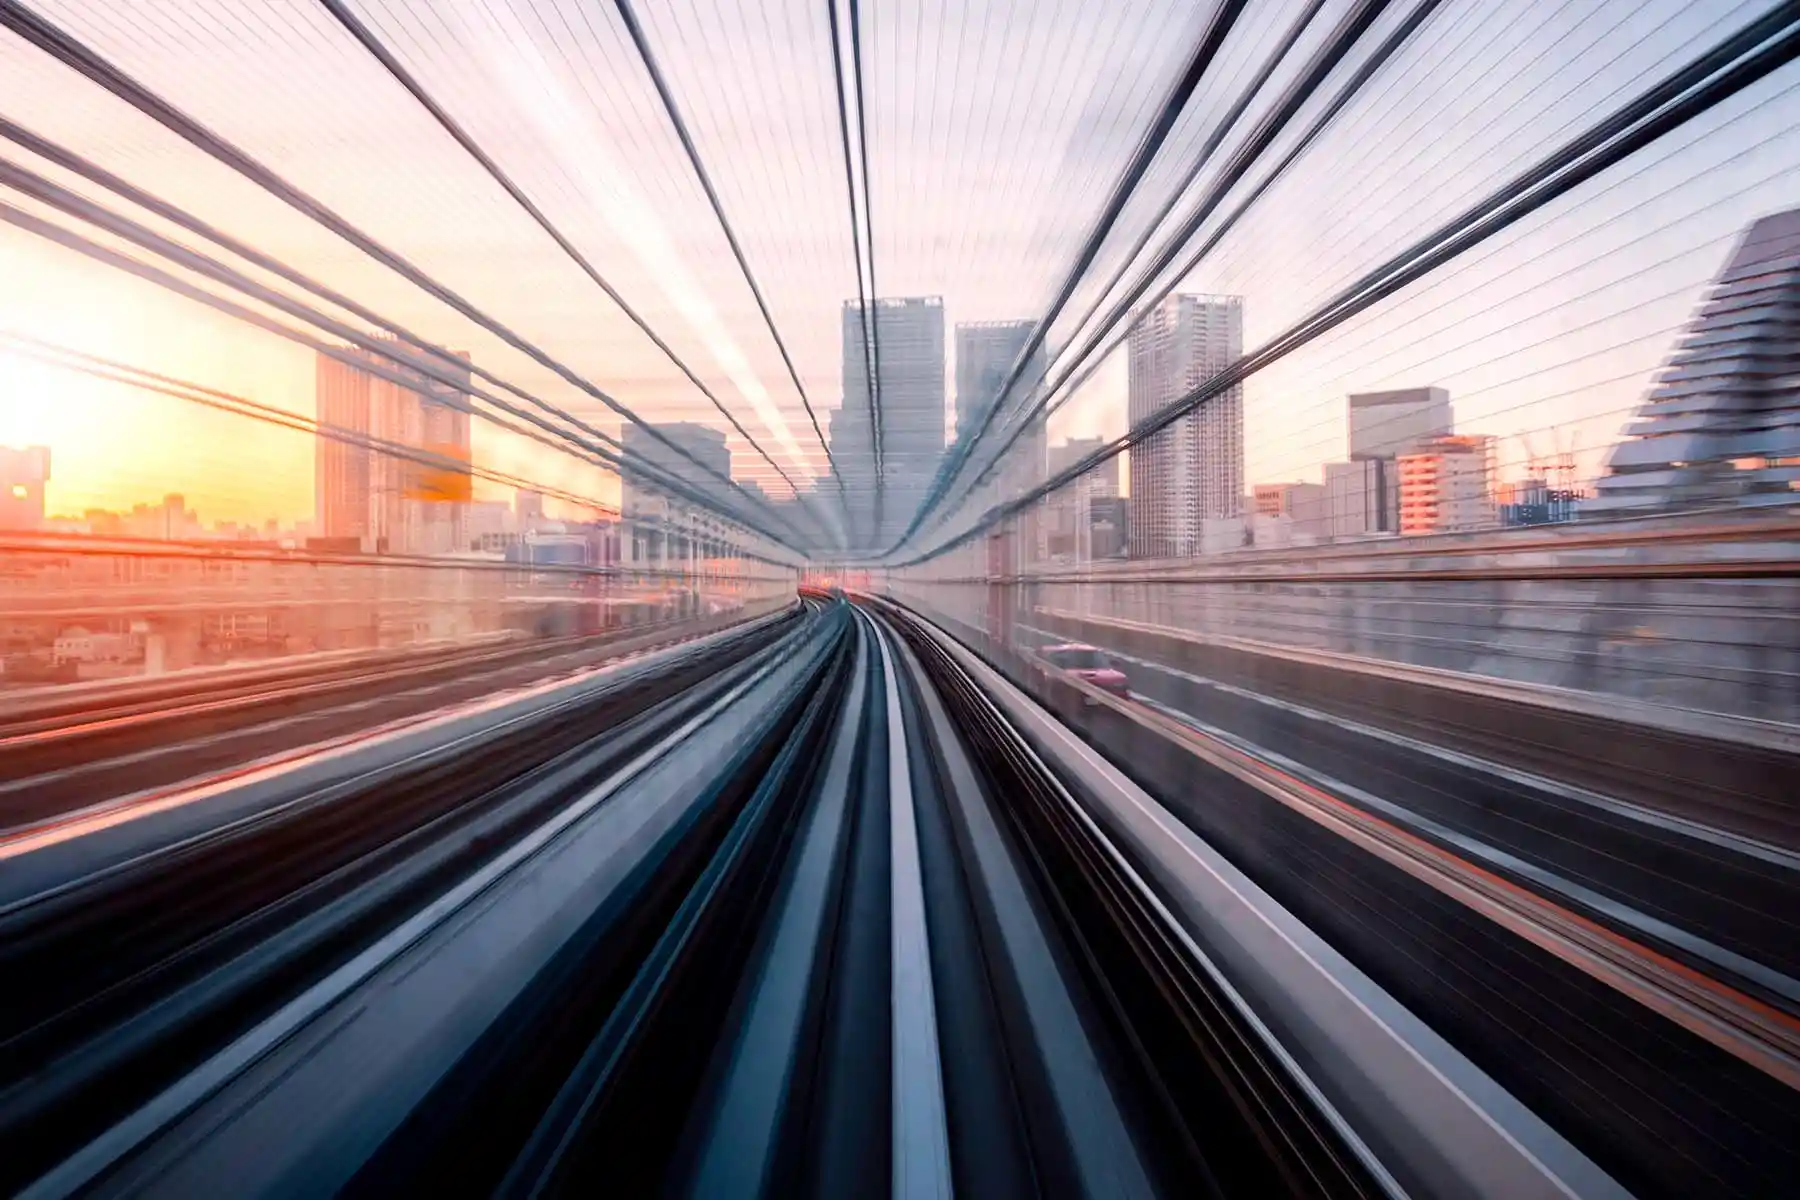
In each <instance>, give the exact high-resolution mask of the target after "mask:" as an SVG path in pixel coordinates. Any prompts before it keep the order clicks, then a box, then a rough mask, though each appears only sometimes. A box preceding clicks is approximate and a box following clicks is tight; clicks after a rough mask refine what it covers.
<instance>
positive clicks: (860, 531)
mask: <svg viewBox="0 0 1800 1200" xmlns="http://www.w3.org/2000/svg"><path fill="white" fill-rule="evenodd" d="M843 350H844V356H843V369H844V401H843V406H842V407H841V408H840V409H839V410H838V412H839V414H840V421H834V422H833V430H834V433H833V436H834V438H835V437H836V436H837V434H838V433H839V432H841V433H843V434H845V435H846V439H847V440H846V446H845V449H846V451H851V452H854V449H855V447H853V446H852V445H850V444H849V442H850V441H852V440H854V441H857V442H864V443H865V444H866V445H867V447H868V449H867V451H865V452H864V456H865V457H872V456H873V451H874V448H875V445H876V438H875V437H874V433H873V431H871V430H869V429H868V428H867V422H868V411H869V366H870V365H871V363H872V362H874V361H875V360H877V359H878V360H879V366H878V368H877V369H878V370H879V372H880V374H879V378H878V379H877V383H878V384H879V386H878V387H877V388H876V389H875V397H876V402H877V404H878V406H879V408H880V421H881V425H880V431H879V432H880V437H879V445H880V448H881V468H882V477H881V479H880V481H879V483H880V495H881V504H880V522H879V528H876V527H875V525H876V523H875V520H874V513H875V507H876V505H875V499H874V496H873V495H869V496H868V497H867V499H866V500H865V499H864V498H862V497H860V496H859V497H853V508H852V517H853V520H852V530H853V532H852V537H853V538H863V537H867V538H868V541H867V542H866V543H865V544H863V545H860V546H857V547H855V548H857V549H861V550H865V551H880V550H885V549H887V548H888V547H889V546H891V545H893V544H894V543H895V542H897V541H898V540H899V538H900V536H901V535H902V534H903V533H905V531H906V529H907V527H908V526H909V525H911V523H912V518H913V514H914V513H916V512H917V511H918V510H919V506H920V505H921V504H923V503H924V501H925V496H926V494H927V493H928V492H929V491H930V489H931V483H932V480H933V478H934V477H935V476H936V472H937V469H938V466H939V464H940V463H941V462H942V460H943V455H944V302H943V300H942V299H940V298H939V297H937V296H922V297H906V298H887V299H879V300H876V301H874V302H873V303H872V304H871V305H870V306H869V310H868V312H867V313H866V314H865V312H864V310H863V305H862V304H861V302H859V301H856V300H846V301H845V302H844V308H843ZM840 422H848V425H847V426H846V427H844V428H842V429H840ZM859 425H860V426H861V428H858V426H859ZM865 439H866V441H865ZM832 454H833V457H837V454H838V450H837V447H836V446H835V445H834V446H833V448H832ZM849 456H850V455H849V454H847V455H846V457H849ZM841 462H842V460H841V459H840V463H841ZM875 482H876V481H875V480H874V479H873V478H870V479H867V480H864V479H860V478H859V479H858V481H857V483H858V487H859V489H861V490H862V491H864V492H865V493H867V492H871V491H872V490H873V489H872V488H870V486H869V485H870V484H873V483H875ZM844 483H845V486H846V487H848V486H850V483H851V480H850V478H849V477H846V478H845V480H844ZM858 516H863V517H865V518H866V519H865V520H863V521H857V520H855V518H856V517H858ZM858 525H861V526H862V528H857V526H858Z"/></svg>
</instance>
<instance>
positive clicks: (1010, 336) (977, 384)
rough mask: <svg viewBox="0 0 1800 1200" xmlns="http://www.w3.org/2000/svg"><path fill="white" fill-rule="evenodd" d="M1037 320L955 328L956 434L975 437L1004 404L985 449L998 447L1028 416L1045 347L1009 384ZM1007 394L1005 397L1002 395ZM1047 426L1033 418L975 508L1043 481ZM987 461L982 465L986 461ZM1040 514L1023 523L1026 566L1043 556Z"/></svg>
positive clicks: (977, 492)
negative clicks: (1022, 417)
mask: <svg viewBox="0 0 1800 1200" xmlns="http://www.w3.org/2000/svg"><path fill="white" fill-rule="evenodd" d="M1036 327H1037V322H1036V321H1031V320H1015V321H976V322H971V323H968V324H963V325H958V326H957V327H956V435H957V436H958V437H959V438H964V437H973V436H975V430H976V429H978V428H980V426H981V423H982V421H983V420H984V419H986V414H987V412H988V410H989V409H990V408H993V407H995V406H996V405H1001V404H1002V401H1003V399H1004V405H1003V406H1002V407H1000V408H999V410H998V412H996V414H995V417H994V419H993V421H992V422H991V423H990V424H989V426H988V434H987V438H986V439H985V441H984V448H997V447H998V446H999V445H1000V444H1001V443H1002V441H1003V439H1004V438H1005V436H1006V434H1007V432H1008V431H1009V430H1011V429H1012V428H1013V427H1014V426H1015V424H1016V419H1017V418H1018V416H1019V415H1020V414H1021V413H1024V412H1027V411H1029V410H1030V409H1031V407H1032V406H1033V405H1034V404H1035V403H1036V401H1037V400H1038V398H1039V397H1040V395H1041V392H1042V389H1043V384H1044V374H1045V372H1046V370H1047V369H1048V364H1049V356H1048V354H1047V353H1046V351H1045V348H1044V346H1043V344H1042V343H1039V345H1038V346H1037V348H1036V349H1035V350H1033V351H1032V352H1031V355H1030V357H1029V358H1028V359H1027V360H1026V361H1025V363H1024V364H1023V366H1022V368H1021V370H1020V372H1019V376H1018V378H1017V380H1016V381H1014V383H1013V386H1012V387H1011V388H1010V389H1007V388H1006V381H1007V380H1008V379H1009V378H1011V377H1012V369H1013V364H1014V363H1016V362H1018V360H1019V356H1020V354H1022V353H1023V352H1024V350H1025V346H1026V344H1027V343H1028V342H1030V340H1031V332H1032V330H1033V329H1035V328H1036ZM1003 390H1004V391H1005V392H1006V395H1005V397H1004V398H1003V397H1002V395H1001V393H1002V391H1003ZM1047 449H1048V446H1047V438H1046V437H1045V421H1044V418H1043V417H1042V416H1033V417H1032V418H1031V420H1030V423H1029V424H1028V425H1027V426H1026V428H1025V431H1024V432H1023V433H1022V434H1020V435H1019V438H1018V440H1017V441H1015V442H1014V443H1013V445H1012V448H1011V449H1010V450H1008V451H1007V452H1006V457H1005V459H1004V460H1003V461H1002V462H1001V463H1000V464H999V465H998V466H997V467H995V469H994V470H993V472H992V473H990V474H989V475H988V478H987V480H986V482H984V483H983V484H981V485H980V486H979V487H977V488H975V489H974V490H973V492H972V494H971V497H970V499H969V501H968V504H969V505H970V507H972V508H974V509H976V510H985V509H988V508H990V507H992V506H993V505H995V504H998V503H1005V502H1007V501H1010V500H1016V499H1018V498H1019V497H1020V496H1022V495H1024V494H1025V493H1026V492H1028V491H1030V490H1031V489H1032V488H1034V487H1036V486H1038V484H1040V483H1042V482H1043V481H1044V477H1045V455H1046V453H1047ZM987 461H988V460H987V458H986V457H985V456H983V457H980V458H978V459H977V462H978V463H985V462H987ZM1036 517H1037V514H1035V513H1033V512H1029V511H1028V512H1025V513H1022V514H1021V515H1020V519H1019V521H1018V534H1019V536H1018V539H1017V551H1018V554H1019V556H1020V559H1021V562H1022V563H1023V562H1031V561H1034V560H1036V559H1037V558H1039V557H1041V556H1042V553H1043V547H1042V546H1041V545H1040V544H1039V543H1040V541H1041V540H1042V538H1043V537H1044V533H1043V531H1042V530H1040V529H1039V528H1038V522H1037V520H1036Z"/></svg>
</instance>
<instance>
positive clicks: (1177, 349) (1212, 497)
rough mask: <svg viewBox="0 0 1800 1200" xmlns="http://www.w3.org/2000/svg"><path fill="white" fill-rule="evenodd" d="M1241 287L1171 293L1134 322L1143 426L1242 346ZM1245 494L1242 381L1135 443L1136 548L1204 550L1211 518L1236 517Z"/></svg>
mask: <svg viewBox="0 0 1800 1200" xmlns="http://www.w3.org/2000/svg"><path fill="white" fill-rule="evenodd" d="M1243 303H1244V302H1243V298H1242V297H1239V296H1170V297H1168V298H1167V299H1165V300H1164V301H1163V302H1162V303H1160V304H1158V305H1157V306H1156V307H1154V308H1152V309H1150V310H1149V311H1148V312H1146V313H1144V314H1143V315H1142V316H1141V317H1140V318H1139V319H1138V321H1137V323H1136V324H1135V325H1133V326H1132V329H1131V338H1130V349H1129V354H1130V379H1129V383H1128V403H1129V417H1130V421H1131V424H1132V425H1133V426H1136V425H1138V424H1140V423H1142V422H1144V421H1147V420H1149V419H1150V418H1151V417H1154V416H1155V415H1156V414H1157V413H1159V412H1161V411H1162V410H1163V409H1165V408H1167V407H1169V406H1170V405H1171V404H1174V403H1175V402H1176V401H1178V400H1180V399H1181V398H1182V397H1183V396H1185V395H1186V394H1187V393H1188V392H1190V391H1192V390H1193V389H1194V387H1195V386H1197V385H1198V384H1199V383H1200V382H1201V381H1203V380H1205V379H1207V378H1209V377H1210V376H1212V375H1214V374H1216V373H1218V372H1219V371H1222V370H1224V369H1225V368H1227V367H1228V366H1230V365H1231V364H1232V363H1233V362H1236V361H1237V360H1238V359H1239V358H1241V357H1242V356H1243V352H1244V307H1243ZM1243 497H1244V390H1243V386H1242V385H1241V384H1236V385H1233V386H1232V387H1230V388H1228V389H1226V390H1225V391H1223V392H1221V393H1220V394H1218V395H1216V396H1212V397H1210V398H1208V399H1207V400H1206V401H1204V402H1203V403H1202V404H1200V405H1199V407H1198V408H1196V409H1194V410H1193V411H1192V412H1189V413H1187V414H1186V415H1184V416H1182V417H1180V418H1179V419H1177V420H1176V421H1175V422H1174V423H1173V424H1171V425H1169V426H1168V427H1167V428H1165V429H1162V430H1160V431H1158V432H1157V433H1155V434H1152V435H1151V436H1150V437H1148V438H1145V439H1144V440H1143V441H1141V442H1139V443H1138V444H1137V445H1135V446H1133V447H1132V448H1131V547H1130V548H1131V554H1132V557H1134V558H1170V557H1185V556H1190V555H1194V554H1198V553H1200V551H1201V548H1202V546H1203V545H1205V544H1206V541H1207V539H1206V538H1205V534H1206V529H1207V527H1206V522H1209V521H1212V522H1222V521H1227V520H1236V519H1238V518H1239V516H1240V512H1239V510H1240V509H1241V508H1242V505H1243Z"/></svg>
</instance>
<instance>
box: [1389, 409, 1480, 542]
mask: <svg viewBox="0 0 1800 1200" xmlns="http://www.w3.org/2000/svg"><path fill="white" fill-rule="evenodd" d="M1395 467H1396V473H1397V474H1398V476H1399V480H1400V505H1399V507H1400V532H1401V533H1402V534H1424V533H1461V532H1467V531H1470V530H1476V529H1487V528H1489V527H1491V526H1493V525H1494V524H1495V523H1496V521H1497V519H1498V513H1497V510H1496V508H1495V506H1494V438H1493V437H1492V436H1491V435H1489V434H1484V433H1477V434H1463V435H1460V436H1458V435H1454V434H1452V435H1446V436H1444V437H1436V438H1425V439H1423V440H1421V441H1419V442H1418V443H1416V444H1415V445H1414V446H1413V448H1412V449H1411V450H1408V451H1407V452H1405V453H1403V454H1401V455H1400V456H1399V457H1398V458H1397V459H1396V460H1395Z"/></svg>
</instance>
